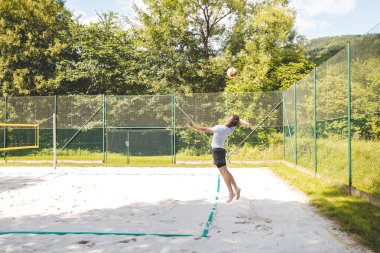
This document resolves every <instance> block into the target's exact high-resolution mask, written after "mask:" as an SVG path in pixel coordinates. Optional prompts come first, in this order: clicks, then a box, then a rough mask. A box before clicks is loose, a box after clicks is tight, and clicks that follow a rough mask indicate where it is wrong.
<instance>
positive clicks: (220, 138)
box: [211, 125, 236, 148]
mask: <svg viewBox="0 0 380 253" xmlns="http://www.w3.org/2000/svg"><path fill="white" fill-rule="evenodd" d="M235 129H236V127H227V126H225V125H216V126H214V127H212V128H211V131H212V132H213V133H214V136H213V137H212V142H211V147H212V148H224V142H225V141H226V139H227V137H228V136H229V135H230V134H232V133H233V131H234V130H235Z"/></svg>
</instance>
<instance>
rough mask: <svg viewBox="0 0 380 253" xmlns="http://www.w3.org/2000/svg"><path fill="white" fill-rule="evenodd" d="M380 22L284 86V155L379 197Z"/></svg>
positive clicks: (318, 172) (287, 158) (316, 171)
mask: <svg viewBox="0 0 380 253" xmlns="http://www.w3.org/2000/svg"><path fill="white" fill-rule="evenodd" d="M379 73H380V25H378V26H376V27H375V28H374V29H372V30H371V31H370V32H369V33H367V34H365V35H363V36H361V37H360V38H358V39H355V41H353V42H352V43H348V44H347V46H346V47H345V48H344V49H342V50H341V51H340V52H338V53H337V54H336V55H334V56H333V57H331V58H330V59H329V60H327V61H326V62H324V63H323V64H322V65H320V66H318V67H316V68H315V69H314V71H312V72H311V73H309V74H308V75H307V76H305V77H304V78H303V79H302V80H300V81H298V82H297V83H295V84H294V85H293V86H292V87H290V88H289V89H287V90H285V91H284V94H283V96H284V100H283V108H284V110H283V111H284V116H283V127H284V131H283V132H284V152H283V156H284V159H285V160H287V161H290V162H293V163H296V164H299V165H301V166H303V167H306V168H308V169H310V170H312V171H314V172H315V173H316V174H320V175H323V176H326V177H328V178H330V179H332V180H335V181H337V182H339V183H343V184H346V185H350V186H353V187H355V188H356V189H359V190H361V191H363V192H366V193H369V194H372V195H374V196H378V197H379V196H380V181H379V178H380V170H379V166H380V158H379V157H380V153H379V151H380V118H379V114H380V74H379Z"/></svg>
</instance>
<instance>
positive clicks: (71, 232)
mask: <svg viewBox="0 0 380 253" xmlns="http://www.w3.org/2000/svg"><path fill="white" fill-rule="evenodd" d="M3 234H37V235H51V234H54V235H131V236H149V235H150V236H162V237H187V236H194V235H192V234H160V233H125V232H83V231H61V232H60V231H29V230H25V231H0V235H3Z"/></svg>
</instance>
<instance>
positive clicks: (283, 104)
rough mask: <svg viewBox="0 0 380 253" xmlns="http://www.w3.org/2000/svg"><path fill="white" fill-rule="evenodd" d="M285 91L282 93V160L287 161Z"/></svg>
mask: <svg viewBox="0 0 380 253" xmlns="http://www.w3.org/2000/svg"><path fill="white" fill-rule="evenodd" d="M284 98H285V91H282V134H283V139H282V159H284V160H286V155H285V153H286V147H285V144H286V133H285V99H284Z"/></svg>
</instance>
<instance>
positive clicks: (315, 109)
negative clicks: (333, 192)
mask: <svg viewBox="0 0 380 253" xmlns="http://www.w3.org/2000/svg"><path fill="white" fill-rule="evenodd" d="M313 81H314V173H315V174H317V173H318V161H317V68H316V67H314V72H313Z"/></svg>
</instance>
